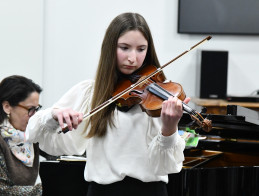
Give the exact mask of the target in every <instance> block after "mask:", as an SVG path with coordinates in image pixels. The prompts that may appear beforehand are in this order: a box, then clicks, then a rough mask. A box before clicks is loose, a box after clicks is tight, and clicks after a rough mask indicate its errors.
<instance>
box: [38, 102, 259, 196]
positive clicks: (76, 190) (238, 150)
mask: <svg viewBox="0 0 259 196" xmlns="http://www.w3.org/2000/svg"><path fill="white" fill-rule="evenodd" d="M202 115H203V116H204V117H205V118H208V119H210V120H212V130H211V131H210V132H204V131H203V130H202V129H200V128H195V132H196V133H197V134H199V135H200V136H203V138H204V139H201V140H199V143H198V146H197V147H195V148H190V149H186V150H185V152H184V153H185V161H184V167H183V169H182V171H181V172H180V173H177V174H170V175H169V183H168V185H167V188H168V195H169V196H257V195H259V112H256V111H253V110H250V109H247V108H243V107H240V106H236V105H229V106H227V114H226V115H212V114H202ZM192 126H194V125H192V120H191V118H190V116H189V115H188V114H184V115H183V117H182V119H181V121H180V123H179V127H180V128H182V129H184V128H185V127H192ZM84 165H85V163H83V162H67V161H61V162H42V163H41V164H40V176H41V180H42V185H43V195H47V196H48V195H75V196H77V195H78V196H81V195H86V192H87V182H85V181H84V179H83V170H84Z"/></svg>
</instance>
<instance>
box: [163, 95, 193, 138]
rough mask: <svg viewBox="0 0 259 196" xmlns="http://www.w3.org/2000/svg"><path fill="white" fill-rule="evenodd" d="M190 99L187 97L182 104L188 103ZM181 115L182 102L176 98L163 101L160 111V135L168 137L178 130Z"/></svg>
mask: <svg viewBox="0 0 259 196" xmlns="http://www.w3.org/2000/svg"><path fill="white" fill-rule="evenodd" d="M190 100H191V99H190V98H189V97H188V98H186V99H185V100H184V101H183V102H184V103H186V104H187V103H189V101H190ZM182 115H183V106H182V101H181V100H180V99H178V98H177V97H169V99H168V100H166V101H164V102H163V104H162V110H161V119H162V130H161V131H162V135H164V136H169V135H172V134H173V133H175V132H176V131H177V129H178V123H179V121H180V119H181V117H182Z"/></svg>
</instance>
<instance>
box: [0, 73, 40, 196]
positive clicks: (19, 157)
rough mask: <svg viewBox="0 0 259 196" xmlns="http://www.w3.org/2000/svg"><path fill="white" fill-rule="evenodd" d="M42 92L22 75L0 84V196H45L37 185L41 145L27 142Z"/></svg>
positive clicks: (11, 77) (8, 78) (7, 78)
mask: <svg viewBox="0 0 259 196" xmlns="http://www.w3.org/2000/svg"><path fill="white" fill-rule="evenodd" d="M41 91H42V89H41V87H40V86H39V85H37V84H35V83H34V82H33V81H32V80H30V79H28V78H25V77H23V76H18V75H14V76H9V77H6V78H5V79H3V80H2V82H1V83H0V103H1V107H0V195H19V196H20V195H26V196H28V195H33V196H35V195H42V187H41V184H40V183H39V184H37V185H35V182H36V179H37V176H38V169H39V147H38V144H33V143H28V142H24V141H25V140H24V131H25V129H26V126H27V123H28V121H29V118H30V117H31V116H32V115H33V114H35V112H37V111H38V110H39V109H40V108H41V106H40V105H39V95H40V93H41Z"/></svg>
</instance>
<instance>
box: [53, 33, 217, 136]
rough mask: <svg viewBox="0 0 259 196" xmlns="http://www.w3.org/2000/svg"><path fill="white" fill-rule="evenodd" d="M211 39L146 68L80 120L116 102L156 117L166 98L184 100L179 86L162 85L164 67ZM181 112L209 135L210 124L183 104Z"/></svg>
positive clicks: (183, 94)
mask: <svg viewBox="0 0 259 196" xmlns="http://www.w3.org/2000/svg"><path fill="white" fill-rule="evenodd" d="M210 39H211V36H208V37H206V38H205V39H203V40H201V41H200V42H198V43H197V44H195V45H194V46H192V47H191V48H190V49H189V50H186V51H184V52H183V53H181V54H180V55H178V56H177V57H175V58H174V59H172V60H171V61H169V62H168V63H166V64H165V65H163V66H161V67H160V68H156V67H155V66H145V67H143V69H141V70H140V72H139V73H138V74H139V75H141V77H140V78H139V79H138V81H137V82H136V83H132V82H130V80H126V79H125V80H122V81H120V83H121V84H120V85H119V86H118V87H117V88H116V90H115V91H114V93H113V96H112V97H111V98H110V99H109V100H107V101H105V102H104V103H102V104H100V105H99V106H97V107H96V108H94V109H93V110H91V111H90V112H88V113H87V114H85V115H84V116H83V119H84V120H85V119H87V118H90V117H91V116H93V115H95V114H96V113H97V112H99V111H100V110H102V109H104V108H105V107H107V106H108V105H110V104H112V103H114V102H117V105H118V106H127V107H131V106H133V105H135V104H140V105H141V108H142V110H143V111H145V112H146V113H147V114H148V115H150V116H153V117H157V116H160V112H161V106H162V102H163V101H164V100H167V99H168V98H169V96H177V97H178V98H179V99H180V100H182V101H183V100H184V99H185V97H186V95H185V93H184V91H183V89H182V86H181V85H180V84H178V83H173V82H169V83H165V82H164V81H165V77H164V76H163V74H162V72H161V71H162V69H163V68H165V67H166V66H167V65H169V64H171V63H172V62H174V61H175V60H177V59H178V58H180V57H182V56H183V55H185V54H186V53H188V52H189V51H191V50H192V49H194V48H196V47H197V46H199V45H200V44H202V43H204V42H205V41H208V40H210ZM182 106H183V110H184V111H186V112H187V113H188V114H190V116H191V118H192V119H193V120H194V121H195V122H196V123H197V124H198V125H199V126H200V127H202V128H203V130H204V131H207V132H209V131H210V130H211V128H212V126H211V120H208V119H204V118H203V117H202V115H201V114H199V113H198V112H196V111H195V110H193V109H192V108H190V107H189V106H188V105H187V104H185V103H184V102H182ZM68 131H69V129H68V127H64V128H63V129H62V131H59V132H58V133H66V132H68Z"/></svg>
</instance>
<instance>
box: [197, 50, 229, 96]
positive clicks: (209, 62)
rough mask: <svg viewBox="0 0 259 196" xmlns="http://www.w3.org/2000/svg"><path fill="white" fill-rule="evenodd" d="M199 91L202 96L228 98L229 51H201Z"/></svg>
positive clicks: (198, 73)
mask: <svg viewBox="0 0 259 196" xmlns="http://www.w3.org/2000/svg"><path fill="white" fill-rule="evenodd" d="M199 56H200V58H199V60H200V61H199V64H200V65H199V66H197V67H198V72H197V76H198V78H197V82H198V84H197V93H198V97H200V98H214V99H226V97H227V75H228V51H206V50H201V51H199Z"/></svg>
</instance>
